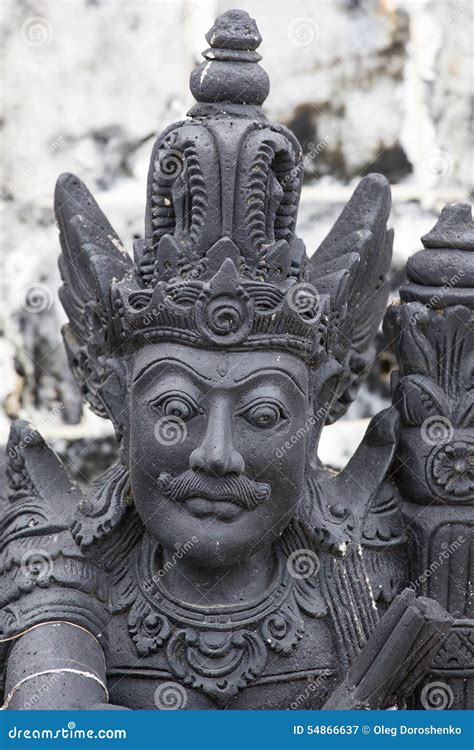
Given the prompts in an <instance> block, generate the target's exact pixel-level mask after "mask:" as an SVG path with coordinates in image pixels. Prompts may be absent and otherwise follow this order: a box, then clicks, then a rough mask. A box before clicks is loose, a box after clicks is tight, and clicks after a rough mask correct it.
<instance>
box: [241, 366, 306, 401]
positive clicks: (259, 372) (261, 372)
mask: <svg viewBox="0 0 474 750" xmlns="http://www.w3.org/2000/svg"><path fill="white" fill-rule="evenodd" d="M275 371H276V372H278V373H280V375H283V376H284V377H285V378H288V380H291V382H292V383H293V385H295V386H296V388H298V390H299V391H300V392H301V393H302V394H303V396H306V395H307V394H306V392H305V391H304V390H303V387H302V386H301V385H300V383H299V382H298V381H297V379H296V378H295V377H294V376H293V375H290V373H289V372H286V371H285V370H282V369H281V368H280V367H265V368H264V369H263V370H261V369H259V370H252V372H249V373H248V374H247V375H244V377H242V378H234V383H243V382H245V381H246V380H249V379H250V378H252V377H254V376H255V375H264V374H265V373H266V372H275Z"/></svg>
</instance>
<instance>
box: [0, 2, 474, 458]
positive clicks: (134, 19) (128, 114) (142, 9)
mask: <svg viewBox="0 0 474 750" xmlns="http://www.w3.org/2000/svg"><path fill="white" fill-rule="evenodd" d="M235 5H238V7H242V8H243V9H245V10H247V11H248V12H249V13H250V14H251V15H252V16H253V17H254V18H255V19H256V20H257V23H258V25H259V28H260V31H261V33H262V36H263V38H264V42H263V44H262V46H261V48H260V52H261V53H262V55H263V66H264V67H265V69H266V70H267V71H268V73H269V75H270V78H271V81H272V89H271V92H270V96H269V98H268V100H267V103H266V105H265V106H266V111H267V113H268V114H269V116H270V117H271V118H272V119H275V120H280V121H282V122H285V124H289V125H290V126H292V127H293V128H294V129H295V132H296V133H297V135H298V136H299V137H300V139H301V142H302V146H303V150H304V153H305V162H306V166H307V177H308V179H307V185H306V186H305V188H304V192H303V197H302V203H301V209H300V224H299V226H300V234H301V235H302V236H303V238H304V239H305V240H306V242H307V246H308V249H309V250H310V251H311V250H312V249H315V248H316V247H317V244H318V243H319V241H320V240H321V239H322V238H323V236H324V235H325V233H326V232H327V231H328V229H329V227H330V226H331V224H332V222H333V221H334V220H335V218H336V216H337V214H338V212H339V211H340V210H341V208H342V205H343V203H344V201H346V200H347V198H348V197H349V195H350V194H351V192H352V189H353V187H354V185H355V184H356V182H357V179H358V177H359V176H360V175H361V174H363V173H365V171H370V170H377V171H383V172H384V173H385V174H387V176H388V178H389V179H390V181H391V182H392V184H393V194H394V210H393V216H392V224H393V226H394V227H395V231H396V242H395V261H394V270H397V269H399V268H400V266H401V265H402V263H403V261H404V259H406V257H407V256H408V255H409V254H410V253H412V252H413V251H415V250H416V249H417V248H418V246H419V236H420V235H421V234H423V233H424V232H425V231H427V230H428V229H429V228H430V227H431V226H432V224H433V223H434V221H435V214H436V212H437V211H439V209H440V208H441V206H442V205H443V204H444V203H445V202H452V201H458V200H466V199H467V197H468V195H469V192H470V190H471V189H472V168H473V157H472V137H473V126H472V122H470V121H469V116H470V107H471V106H472V104H471V97H472V76H473V73H472V64H473V61H472V39H473V38H474V24H473V18H472V14H473V6H472V4H471V3H470V2H468V1H467V0H465V1H463V0H460V1H459V2H458V1H457V0H439V1H438V2H429V1H428V0H411V1H410V0H399V2H397V1H396V0H379V1H376V0H340V1H339V2H338V1H335V2H329V1H328V0H308V1H307V2H303V1H302V0H294V1H290V0H285V1H284V2H282V1H281V0H277V1H276V2H275V1H274V0H253V1H252V2H246V1H244V0H241V2H240V3H235V2H230V3H228V2H220V1H219V0H196V1H195V2H189V1H188V2H185V1H184V0H183V1H180V0H177V1H176V2H168V1H166V0H138V1H135V2H131V1H127V2H124V1H122V0H114V1H113V2H111V1H109V2H103V1H102V0H28V1H26V0H20V1H18V0H17V1H15V0H10V2H8V1H7V2H6V1H5V0H3V2H2V10H3V15H4V27H5V39H4V43H3V49H2V55H3V78H4V81H5V86H4V94H3V108H4V114H3V141H2V148H1V155H0V157H1V168H2V192H1V198H2V206H3V212H2V216H3V219H2V235H3V236H2V247H3V259H4V273H5V280H6V283H5V289H4V294H3V302H2V308H1V310H2V317H3V318H5V322H4V323H3V324H2V326H3V327H4V334H5V335H4V337H3V339H1V340H0V346H1V348H2V353H3V354H4V355H5V356H4V359H5V365H4V377H3V378H2V382H3V387H2V390H1V392H0V396H1V398H2V399H5V398H6V397H7V396H8V398H7V399H6V411H7V412H8V413H9V414H10V415H14V414H17V413H21V414H22V416H27V417H32V418H34V419H35V420H36V421H38V420H41V419H42V420H43V423H42V424H40V425H39V426H40V428H41V429H42V430H43V432H45V434H52V435H55V436H63V437H64V436H66V437H68V436H70V437H72V438H75V437H77V436H86V437H88V436H92V435H93V434H98V433H100V432H101V430H103V429H104V428H105V425H103V424H102V423H101V422H100V421H99V422H97V421H94V420H91V419H89V418H88V419H87V420H83V421H82V423H81V424H79V425H77V426H74V427H67V426H64V425H63V420H62V419H61V417H62V415H63V410H59V411H58V410H56V411H55V410H54V407H55V404H57V403H58V401H60V402H61V403H64V404H66V407H67V410H68V413H69V415H70V416H71V415H72V416H73V414H74V411H75V409H76V410H77V404H76V397H77V394H75V392H74V390H73V386H72V384H71V383H70V382H69V381H66V383H64V382H63V379H62V373H63V372H64V368H65V363H64V354H63V352H62V348H61V344H60V338H59V324H60V322H61V321H62V320H63V315H62V312H61V309H60V306H59V303H58V301H57V296H56V289H57V285H58V283H59V278H58V274H57V271H56V258H57V254H58V242H57V230H56V228H55V226H54V220H53V215H52V210H51V209H52V203H53V189H54V182H55V179H56V177H57V175H58V174H59V173H60V172H62V171H66V170H67V171H73V172H76V173H77V174H78V175H79V176H80V177H81V178H82V179H83V180H84V181H85V182H86V183H87V184H88V186H89V187H90V188H92V189H93V190H94V191H95V193H96V195H97V198H98V200H99V203H100V204H101V206H102V207H103V209H104V210H105V211H106V212H107V213H108V215H109V218H110V220H111V222H112V224H113V225H114V227H115V228H116V230H117V231H118V233H119V234H120V235H121V237H122V239H123V241H124V242H125V243H126V244H127V245H128V247H131V240H132V238H133V237H134V236H137V235H139V234H141V233H142V224H143V208H144V194H145V189H144V188H145V178H146V171H147V167H148V156H149V153H150V149H151V145H152V141H153V138H154V137H155V136H156V135H157V134H158V132H159V131H160V130H161V129H162V128H164V127H165V126H166V125H167V124H168V123H169V122H170V121H173V120H175V119H179V118H181V117H182V116H184V114H185V112H186V110H187V108H188V107H189V106H190V105H191V103H192V101H191V96H190V94H189V91H188V76H189V72H190V70H191V68H192V66H193V65H194V64H195V63H196V62H197V61H198V60H199V53H200V51H201V50H202V49H204V48H205V47H206V43H205V40H204V33H205V31H207V29H208V28H209V27H210V25H211V24H212V21H213V18H214V17H215V15H217V14H218V13H220V12H222V11H223V10H225V9H227V8H231V7H235ZM38 284H39V286H38ZM31 285H35V286H34V287H33V291H35V290H36V291H37V292H38V296H37V297H36V299H35V298H33V300H32V299H31V289H32V287H31ZM28 295H30V296H28ZM37 307H39V308H46V309H44V310H43V312H42V313H37V312H36V311H35V309H36V308H37ZM16 312H19V313H20V314H21V315H22V317H23V323H24V321H25V316H26V321H27V324H26V328H27V329H28V332H27V333H24V332H23V330H24V328H25V326H24V325H23V326H22V327H21V328H22V330H20V323H19V319H18V316H15V315H13V317H11V314H12V313H16ZM7 319H8V322H7ZM28 321H29V324H28ZM38 351H39V352H40V353H39V355H38V354H37V352H38ZM14 355H16V356H17V357H18V358H19V360H20V363H21V367H22V368H23V370H24V371H25V376H24V378H23V379H21V380H19V379H18V376H17V375H15V373H14V369H13V366H12V359H13V356H14ZM38 382H39V383H40V388H39V391H40V398H41V401H42V404H41V411H42V414H43V416H40V415H38V414H37V413H36V410H35V409H34V408H33V406H34V405H33V404H32V403H31V401H32V394H31V392H30V391H31V384H32V383H35V384H36V386H37V384H38ZM25 384H26V388H25ZM373 406H374V408H376V407H378V404H374V405H373ZM51 410H53V415H52V416H51V417H48V414H49V411H51ZM366 411H367V409H365V412H366ZM2 412H3V413H2V417H1V418H0V427H1V435H0V442H3V441H4V440H5V435H6V430H7V427H8V419H7V417H6V416H5V409H3V410H2ZM365 412H363V413H365ZM360 413H361V410H360V409H359V411H358V410H357V408H356V409H353V410H352V416H354V415H356V416H357V415H358V414H360ZM44 414H46V417H45V416H44ZM363 426H364V422H362V421H355V420H354V421H353V422H352V423H351V424H348V423H346V424H344V425H342V424H341V425H338V426H333V427H332V428H328V430H326V432H325V435H324V439H323V445H322V455H323V458H324V459H327V460H330V461H331V462H332V463H333V464H339V465H340V464H341V463H342V462H343V461H344V460H345V459H346V458H347V456H348V454H349V452H350V450H352V448H353V446H354V444H355V442H356V440H357V436H358V435H359V434H360V431H361V429H362V427H363Z"/></svg>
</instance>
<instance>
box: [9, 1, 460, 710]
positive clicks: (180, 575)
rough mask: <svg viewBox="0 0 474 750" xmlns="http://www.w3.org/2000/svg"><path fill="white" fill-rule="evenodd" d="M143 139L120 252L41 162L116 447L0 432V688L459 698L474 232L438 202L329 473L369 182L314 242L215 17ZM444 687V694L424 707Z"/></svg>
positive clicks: (366, 257)
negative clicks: (75, 473) (85, 448)
mask: <svg viewBox="0 0 474 750" xmlns="http://www.w3.org/2000/svg"><path fill="white" fill-rule="evenodd" d="M207 40H208V42H209V45H210V48H209V49H208V50H206V52H205V53H204V58H205V61H204V62H203V63H202V64H201V65H199V66H198V67H197V68H196V70H194V71H193V73H192V74H191V91H192V93H193V95H194V97H195V99H196V101H197V103H196V104H195V105H194V106H193V108H192V109H191V111H190V112H189V118H188V119H186V120H184V121H182V122H178V123H176V124H174V125H171V126H170V127H169V128H167V129H166V130H165V132H164V133H163V134H162V135H161V136H160V137H159V138H158V140H157V141H156V144H155V146H154V148H153V153H152V156H151V165H150V172H149V178H148V186H147V207H146V219H145V237H144V239H139V240H136V241H135V243H134V256H133V260H131V258H130V257H129V255H128V254H127V253H126V252H125V250H124V248H123V246H122V244H121V241H120V239H119V238H118V237H117V235H116V234H115V232H114V230H113V229H112V227H111V226H110V224H109V223H108V221H107V219H106V218H105V216H104V215H103V213H102V212H101V210H100V208H99V207H98V205H97V204H96V202H95V201H94V199H93V197H92V196H91V194H90V193H89V192H88V190H87V189H86V187H85V186H84V185H83V184H82V183H81V182H80V180H79V179H78V178H77V177H75V176H74V175H70V174H66V175H63V176H61V177H60V178H59V180H58V184H57V188H56V216H57V220H58V223H59V228H60V240H61V248H62V254H61V257H60V261H59V263H60V269H61V274H62V279H63V287H62V289H61V300H62V303H63V305H64V308H65V310H66V313H67V316H68V318H69V323H68V324H67V325H66V326H65V328H64V331H63V333H64V341H65V344H66V349H67V352H68V357H69V362H70V365H71V368H72V371H73V373H74V375H75V378H76V380H77V382H78V384H79V386H80V388H81V390H82V393H83V394H84V397H85V398H86V399H87V400H88V401H89V404H90V405H91V407H92V409H93V410H94V411H95V412H96V413H97V414H99V415H100V416H102V417H104V418H108V419H111V420H112V422H113V424H114V426H115V430H116V434H117V438H118V441H119V443H120V460H119V462H118V463H117V464H115V465H113V466H111V467H110V469H109V470H108V471H107V472H106V474H105V475H104V476H102V477H101V479H100V481H97V482H96V483H94V485H93V486H92V487H91V488H90V492H88V493H86V494H82V493H81V492H80V491H79V490H78V489H77V488H76V486H75V485H74V484H73V483H72V482H71V480H70V479H69V478H68V476H67V474H66V472H65V470H64V468H63V467H62V466H61V464H60V462H59V460H58V459H57V458H56V456H55V455H54V453H53V452H52V451H51V450H50V449H49V448H48V447H47V445H46V444H45V443H44V442H43V440H42V438H41V436H40V435H39V433H38V432H37V431H36V430H35V429H34V428H33V427H32V426H30V425H28V424H26V423H24V422H19V421H18V422H16V423H14V424H13V426H12V431H11V437H10V442H9V445H8V448H7V452H8V461H9V469H8V481H9V496H8V501H7V503H6V507H5V509H4V513H3V516H2V517H1V521H0V575H1V588H0V636H1V642H0V648H1V654H2V658H3V664H4V668H5V669H4V672H5V676H4V701H5V707H7V708H25V709H28V708H69V707H78V708H92V707H102V708H110V709H111V708H117V707H118V708H120V707H121V708H130V709H154V708H159V709H166V708H188V709H212V708H232V709H262V708H273V709H276V708H281V709H286V708H308V709H309V708H311V709H317V708H323V707H326V708H361V709H363V708H373V709H375V708H389V707H393V706H398V707H411V708H414V707H425V708H436V707H450V706H452V707H453V708H454V707H455V708H467V707H469V706H470V707H471V708H472V707H473V698H474V625H473V623H474V612H473V603H472V588H471V584H470V582H469V581H470V577H469V576H470V575H472V566H473V560H474V555H473V554H472V541H471V540H472V525H473V522H474V519H473V513H472V508H473V504H474V439H473V423H474V409H473V394H474V388H473V386H474V383H473V374H474V357H473V338H474V328H473V314H472V309H473V303H474V292H473V287H474V262H473V260H474V254H473V251H474V226H473V222H472V219H471V213H470V209H469V207H468V206H467V205H464V204H461V205H454V206H448V207H446V208H445V209H444V211H443V213H442V215H441V218H440V220H439V222H438V224H437V225H436V227H435V228H434V229H433V230H432V231H431V232H430V233H429V234H427V235H426V236H425V237H424V238H423V244H424V246H425V249H424V250H422V251H421V252H419V253H417V254H416V255H414V256H413V257H412V258H411V260H410V261H409V263H408V266H407V275H408V281H407V283H406V284H405V285H404V286H403V287H402V289H401V300H400V301H399V302H397V303H395V304H394V305H393V306H392V307H391V308H389V310H388V312H387V315H386V320H385V326H386V334H387V338H388V340H389V343H390V345H391V346H393V347H394V348H395V349H396V351H397V353H398V358H399V363H400V370H399V372H398V373H396V374H394V377H393V406H392V407H391V408H389V409H387V410H386V411H385V412H382V413H381V414H379V415H377V416H376V417H375V418H374V419H373V420H372V422H371V423H370V425H369V427H368V430H367V433H366V436H365V438H364V440H363V442H362V444H361V445H360V447H359V448H358V450H357V452H356V453H355V455H354V457H353V458H352V460H351V461H350V463H349V464H348V466H347V467H346V469H345V470H344V471H342V472H340V473H338V474H335V473H334V472H331V471H329V470H327V469H326V468H325V467H324V466H323V465H322V464H321V462H320V461H319V459H318V456H317V446H318V440H319V436H320V433H321V429H322V427H323V426H324V425H325V424H329V423H331V422H333V421H334V420H336V419H338V418H340V417H341V415H343V414H344V412H345V410H346V409H347V407H348V405H349V404H350V403H351V402H352V400H353V399H354V398H355V395H356V393H357V389H358V386H359V384H360V383H361V381H362V380H363V378H364V377H365V375H366V374H367V372H368V369H369V368H370V365H371V362H372V360H373V358H374V347H373V343H372V342H373V338H374V336H375V334H376V332H377V329H378V327H379V324H380V322H381V320H382V317H383V315H384V311H385V308H386V304H387V298H388V292H389V285H388V283H387V272H388V270H389V266H390V259H391V247H392V232H391V231H389V230H387V228H386V225H387V220H388V217H389V211H390V189H389V186H388V184H387V182H386V180H385V179H384V178H383V177H382V176H380V175H377V174H372V175H369V176H367V177H365V178H364V179H363V180H362V181H361V182H360V184H359V186H358V187H357V189H356V190H355V192H354V195H353V196H352V198H351V199H350V201H349V202H348V204H347V206H346V207H345V209H344V210H343V212H342V214H341V216H340V218H339V219H338V221H337V222H336V224H335V226H334V227H333V229H332V230H331V232H330V233H329V235H328V236H327V238H326V239H325V240H324V242H323V243H322V245H321V247H320V248H319V249H318V250H317V251H316V253H315V254H314V255H312V257H310V258H308V256H307V254H306V251H305V247H304V245H303V242H302V241H301V240H300V239H298V237H297V236H296V234H295V225H296V216H297V211H298V201H299V195H300V189H301V182H302V153H301V148H300V146H299V144H298V142H297V141H296V139H295V137H294V136H293V135H292V133H291V132H290V131H288V130H287V129H286V128H285V127H283V126H281V125H274V124H272V123H270V122H269V121H268V120H267V119H266V117H265V115H264V113H263V111H262V109H261V105H262V103H263V102H264V100H265V97H266V96H267V94H268V90H269V82H268V77H267V75H266V73H265V71H264V70H263V69H262V68H261V67H260V65H259V60H260V55H259V54H258V52H257V51H256V50H257V47H258V46H259V43H260V41H261V38H260V34H259V32H258V30H257V27H256V25H255V22H254V21H253V20H252V19H251V18H250V17H249V16H248V15H247V14H246V13H244V12H242V11H228V12H227V13H225V14H224V15H222V16H221V17H220V18H219V19H217V21H216V23H215V25H214V27H213V28H212V29H211V30H210V31H209V33H208V35H207ZM440 702H441V703H442V704H443V702H444V704H443V705H440Z"/></svg>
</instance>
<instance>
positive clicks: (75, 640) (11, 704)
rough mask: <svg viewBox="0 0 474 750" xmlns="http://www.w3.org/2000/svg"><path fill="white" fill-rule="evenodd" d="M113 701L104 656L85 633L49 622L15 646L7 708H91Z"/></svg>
mask: <svg viewBox="0 0 474 750" xmlns="http://www.w3.org/2000/svg"><path fill="white" fill-rule="evenodd" d="M107 701H108V694H107V688H106V676H105V657H104V651H103V649H102V646H101V644H100V643H99V641H98V639H97V638H95V636H93V635H92V633H90V632H89V631H87V630H85V628H82V627H78V626H77V625H73V624H72V623H68V622H55V623H43V624H41V625H38V626H36V627H33V628H31V629H30V630H28V631H27V632H26V633H25V634H24V635H21V636H20V637H19V638H18V639H16V640H15V641H13V646H12V647H11V651H10V654H9V658H8V664H7V670H6V679H5V702H4V708H8V709H23V710H28V709H37V710H41V709H52V708H54V709H86V708H92V707H94V706H95V705H98V704H103V703H107Z"/></svg>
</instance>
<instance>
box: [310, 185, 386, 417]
mask: <svg viewBox="0 0 474 750" xmlns="http://www.w3.org/2000/svg"><path fill="white" fill-rule="evenodd" d="M390 203H391V201H390V186H389V184H388V182H387V181H386V179H385V178H384V177H382V175H379V174H371V175H368V176H367V177H365V178H364V179H363V180H362V181H361V182H360V183H359V185H358V187H357V188H356V190H355V192H354V194H353V196H352V198H351V199H350V201H349V202H348V204H347V205H346V207H345V208H344V210H343V212H342V214H341V215H340V217H339V219H338V220H337V222H336V224H335V225H334V227H333V228H332V229H331V231H330V232H329V234H328V236H327V237H326V239H325V240H324V242H323V243H322V245H321V246H320V248H319V249H318V250H317V251H316V253H315V254H314V256H313V257H312V258H311V259H310V261H309V281H310V282H311V283H312V284H313V285H314V286H315V287H316V288H317V289H318V291H319V292H320V293H324V294H328V295H329V297H330V300H331V319H332V320H333V321H334V328H333V331H332V349H333V351H334V355H335V357H336V359H337V360H338V362H340V363H341V364H342V365H343V366H344V373H343V375H342V377H341V378H340V382H339V386H338V393H337V398H336V400H335V402H334V405H333V408H332V410H331V414H330V416H329V419H328V422H333V421H335V419H338V418H339V417H340V416H342V414H343V413H344V412H345V411H346V409H347V407H348V406H349V404H350V403H351V402H352V401H353V399H354V398H355V396H356V394H357V390H358V388H359V385H360V383H361V382H362V381H363V380H364V378H365V377H366V375H367V373H368V370H369V365H370V362H371V360H372V359H373V357H374V354H375V349H374V347H373V339H374V336H375V334H376V332H377V330H378V327H379V324H380V321H381V319H382V316H383V313H384V310H385V306H386V304H387V299H388V294H389V291H390V286H389V283H388V281H387V274H388V271H389V268H390V261H391V257H392V244H393V232H392V231H391V230H390V231H387V220H388V216H389V212H390Z"/></svg>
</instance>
